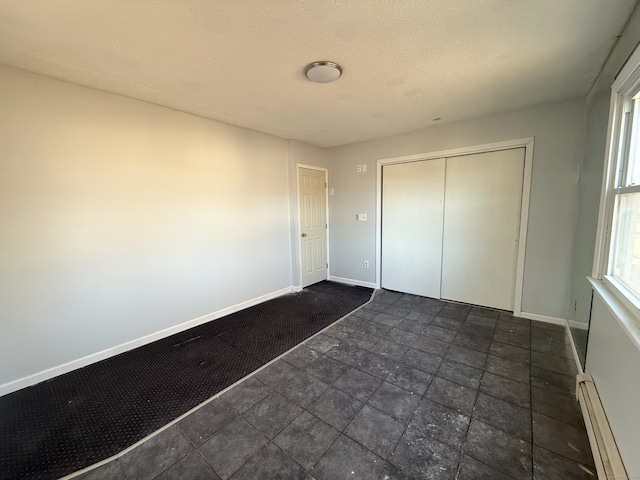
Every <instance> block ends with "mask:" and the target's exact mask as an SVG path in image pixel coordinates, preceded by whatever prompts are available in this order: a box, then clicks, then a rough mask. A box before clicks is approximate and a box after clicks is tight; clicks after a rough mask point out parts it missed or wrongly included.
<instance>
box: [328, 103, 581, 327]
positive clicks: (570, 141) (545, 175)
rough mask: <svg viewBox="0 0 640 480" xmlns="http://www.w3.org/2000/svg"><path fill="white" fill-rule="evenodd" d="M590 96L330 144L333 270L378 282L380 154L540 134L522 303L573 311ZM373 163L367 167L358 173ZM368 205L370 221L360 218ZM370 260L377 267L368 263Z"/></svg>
mask: <svg viewBox="0 0 640 480" xmlns="http://www.w3.org/2000/svg"><path fill="white" fill-rule="evenodd" d="M584 114H585V108H584V101H582V100H573V101H567V102H560V103H554V104H547V105H539V106H535V107H531V108H526V109H522V110H517V111H512V112H507V113H502V114H497V115H491V116H487V117H482V118H476V119H472V120H468V121H464V122H457V123H452V124H444V125H438V126H433V127H431V128H427V129H424V130H419V131H416V132H412V133H408V134H403V135H397V136H393V137H388V138H383V139H379V140H373V141H368V142H363V143H358V144H353V145H347V146H343V147H337V148H333V149H331V150H330V167H331V179H332V180H331V186H332V187H335V196H333V197H330V204H329V206H330V215H331V258H330V264H331V273H332V275H336V276H340V277H345V278H352V279H356V280H360V281H365V282H375V271H376V267H375V265H376V258H375V243H376V238H375V224H376V220H375V212H376V168H375V167H376V161H377V160H378V159H383V158H391V157H399V156H404V155H413V154H419V153H428V152H436V151H440V150H447V149H452V148H458V147H464V146H473V145H480V144H485V143H492V142H498V141H504V140H512V139H516V138H524V137H531V136H533V137H535V146H534V159H533V173H532V185H531V203H530V210H529V231H528V236H527V251H526V259H525V267H524V291H523V299H522V310H523V311H524V312H528V313H535V314H539V315H545V316H551V317H559V318H569V317H570V315H571V311H572V305H571V278H572V249H573V240H574V228H575V223H576V215H577V201H576V200H577V182H578V171H579V162H580V159H581V157H582V146H583V142H584ZM362 163H366V164H367V167H368V168H367V173H356V165H358V164H362ZM356 213H367V214H368V221H367V222H356V220H355V214H356ZM364 260H369V261H370V267H369V268H364V266H363V263H364Z"/></svg>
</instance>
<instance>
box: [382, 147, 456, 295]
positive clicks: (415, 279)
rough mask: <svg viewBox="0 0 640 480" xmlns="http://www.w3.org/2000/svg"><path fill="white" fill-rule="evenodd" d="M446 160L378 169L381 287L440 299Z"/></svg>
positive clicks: (387, 166)
mask: <svg viewBox="0 0 640 480" xmlns="http://www.w3.org/2000/svg"><path fill="white" fill-rule="evenodd" d="M444 171H445V160H444V159H443V158H441V159H436V160H427V161H421V162H412V163H401V164H395V165H385V166H384V167H383V169H382V263H381V270H382V282H381V283H382V287H383V288H386V289H389V290H397V291H400V292H407V293H414V294H416V295H423V296H426V297H435V298H440V272H441V270H440V267H441V254H442V215H443V202H444Z"/></svg>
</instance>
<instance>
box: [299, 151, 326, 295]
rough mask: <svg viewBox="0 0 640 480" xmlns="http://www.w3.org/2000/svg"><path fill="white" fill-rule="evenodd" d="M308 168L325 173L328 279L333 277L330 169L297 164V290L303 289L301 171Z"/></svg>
mask: <svg viewBox="0 0 640 480" xmlns="http://www.w3.org/2000/svg"><path fill="white" fill-rule="evenodd" d="M301 168H306V169H308V170H318V171H321V172H324V199H325V215H326V223H327V228H326V229H325V242H326V245H327V279H329V277H330V276H331V272H330V270H329V269H330V263H329V258H330V257H329V228H330V227H329V188H328V186H329V169H328V168H324V167H317V166H315V165H307V164H304V163H296V195H297V196H298V215H297V217H296V225H297V228H296V233H297V235H298V274H299V277H298V278H299V282H298V287H297V290H301V289H302V275H303V273H302V229H301V228H300V212H301V208H300V169H301Z"/></svg>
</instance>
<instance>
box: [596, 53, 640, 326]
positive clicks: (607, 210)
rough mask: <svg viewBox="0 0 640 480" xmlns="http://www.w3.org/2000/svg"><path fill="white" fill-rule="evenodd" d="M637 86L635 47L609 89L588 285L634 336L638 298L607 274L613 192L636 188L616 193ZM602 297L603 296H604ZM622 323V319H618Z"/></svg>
mask: <svg viewBox="0 0 640 480" xmlns="http://www.w3.org/2000/svg"><path fill="white" fill-rule="evenodd" d="M638 85H640V46H638V47H636V49H635V50H634V52H633V54H632V55H631V56H630V57H629V59H628V60H627V62H626V64H625V66H624V67H623V68H622V70H621V71H620V73H619V74H618V76H617V77H616V80H615V81H614V83H613V85H612V86H611V103H610V107H609V127H608V132H607V147H606V150H605V162H604V170H603V175H602V188H601V194H600V208H599V212H598V227H597V233H596V245H595V252H594V258H593V269H592V274H591V275H592V279H590V281H591V283H592V284H593V285H594V287H596V285H597V286H598V287H599V288H598V290H599V291H600V293H601V294H602V292H603V290H602V289H603V288H604V289H606V291H607V292H608V293H609V294H610V295H612V297H609V298H615V299H616V300H617V301H618V302H619V304H620V306H622V307H623V309H624V310H626V312H627V314H626V315H624V317H625V320H626V321H625V322H623V323H624V324H626V328H625V329H626V330H627V333H631V331H633V333H634V335H633V336H634V337H635V335H637V333H638V328H637V327H638V325H639V324H640V299H639V298H638V297H637V296H636V295H635V294H633V293H631V292H630V291H629V289H628V288H627V287H626V286H625V285H624V284H622V283H621V282H620V281H618V280H617V279H615V278H612V277H610V276H609V275H607V269H608V262H609V250H610V248H609V247H610V241H611V235H612V225H613V213H614V204H615V199H616V193H631V192H633V191H636V190H637V189H638V187H637V186H632V187H625V188H618V189H617V192H616V177H617V173H618V172H617V171H616V166H617V164H618V161H617V160H618V157H619V155H621V154H622V153H621V152H619V151H618V150H619V145H620V137H621V135H622V131H621V129H620V125H621V119H622V115H624V101H625V96H626V95H628V94H629V91H630V90H633V89H634V88H637V86H638ZM603 298H605V297H603ZM621 320H622V319H621Z"/></svg>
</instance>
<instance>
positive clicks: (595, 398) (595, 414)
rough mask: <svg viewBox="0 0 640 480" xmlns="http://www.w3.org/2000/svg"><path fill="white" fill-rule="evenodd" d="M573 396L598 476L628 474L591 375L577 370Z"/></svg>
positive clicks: (611, 479)
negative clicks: (574, 395)
mask: <svg viewBox="0 0 640 480" xmlns="http://www.w3.org/2000/svg"><path fill="white" fill-rule="evenodd" d="M576 397H577V399H578V402H579V404H580V410H582V417H583V418H584V424H585V427H586V429H587V435H588V437H589V444H590V445H591V452H592V453H593V461H594V464H595V466H596V472H597V474H598V478H599V479H602V480H605V479H606V480H627V479H628V478H629V477H628V476H627V472H626V470H625V468H624V464H623V463H622V457H621V456H620V451H619V450H618V446H617V445H616V441H615V438H614V436H613V432H612V431H611V426H610V425H609V421H608V420H607V415H606V413H605V411H604V407H603V406H602V401H601V400H600V396H599V395H598V390H597V388H596V385H595V383H594V382H593V377H591V375H586V374H584V373H581V374H579V375H578V376H577V377H576ZM636 478H637V477H636Z"/></svg>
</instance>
